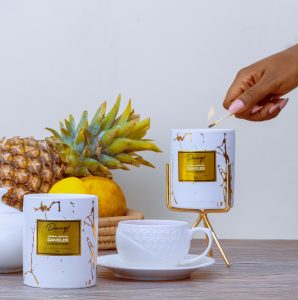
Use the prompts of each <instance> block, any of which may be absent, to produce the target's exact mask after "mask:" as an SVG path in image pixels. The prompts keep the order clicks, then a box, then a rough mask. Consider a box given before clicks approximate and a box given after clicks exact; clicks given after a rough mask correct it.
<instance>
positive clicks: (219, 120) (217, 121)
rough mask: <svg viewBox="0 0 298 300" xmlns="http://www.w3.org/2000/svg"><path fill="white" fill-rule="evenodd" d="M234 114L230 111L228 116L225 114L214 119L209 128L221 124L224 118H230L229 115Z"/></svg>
mask: <svg viewBox="0 0 298 300" xmlns="http://www.w3.org/2000/svg"><path fill="white" fill-rule="evenodd" d="M233 115H234V114H233V113H230V114H228V115H226V116H224V117H222V118H220V119H218V120H216V121H214V122H213V123H211V124H209V125H208V128H212V127H213V126H215V125H217V124H219V123H220V122H221V121H223V120H225V119H227V118H229V117H231V116H233Z"/></svg>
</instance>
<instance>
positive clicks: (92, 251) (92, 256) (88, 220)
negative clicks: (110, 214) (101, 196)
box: [83, 201, 97, 286]
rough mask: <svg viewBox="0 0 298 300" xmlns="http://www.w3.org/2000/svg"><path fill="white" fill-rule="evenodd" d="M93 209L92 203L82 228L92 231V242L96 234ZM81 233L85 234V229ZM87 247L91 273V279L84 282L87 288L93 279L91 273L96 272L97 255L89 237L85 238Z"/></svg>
mask: <svg viewBox="0 0 298 300" xmlns="http://www.w3.org/2000/svg"><path fill="white" fill-rule="evenodd" d="M94 210H95V207H94V201H92V208H91V212H90V215H88V216H87V217H86V218H85V220H84V226H85V225H86V226H89V227H90V228H91V230H92V234H93V237H94V242H95V241H96V237H97V233H96V229H97V227H96V226H97V224H95V211H94ZM83 232H85V229H83ZM86 241H87V245H88V248H89V251H90V259H89V261H88V262H89V264H90V272H91V277H90V278H89V280H87V281H86V282H85V284H86V286H89V285H90V284H91V282H92V280H93V279H94V275H93V272H94V271H95V272H96V260H97V254H96V253H95V245H94V244H93V243H92V242H91V240H90V238H89V237H86Z"/></svg>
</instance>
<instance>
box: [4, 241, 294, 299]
mask: <svg viewBox="0 0 298 300" xmlns="http://www.w3.org/2000/svg"><path fill="white" fill-rule="evenodd" d="M200 244H201V245H202V241H198V240H196V241H194V242H193V245H192V251H191V252H193V253H196V251H199V250H198V248H199V246H200ZM222 245H223V246H224V248H225V250H226V252H227V253H228V256H229V258H230V260H231V263H232V265H231V267H230V268H227V267H226V266H225V265H224V263H223V261H222V260H221V258H220V257H219V254H218V251H216V249H215V250H214V252H215V253H214V255H215V258H216V263H215V264H214V265H213V266H211V267H208V268H205V269H201V270H198V271H196V272H195V273H193V275H192V277H191V279H186V280H181V281H167V282H142V281H130V280H120V279H116V278H115V277H114V276H113V275H112V273H111V272H110V271H109V270H106V269H103V268H98V271H97V276H98V280H97V286H96V287H93V288H88V289H75V290H74V289H73V290H51V289H36V288H30V287H26V286H24V285H23V283H22V274H21V273H18V274H10V275H0V299H5V300H9V299H16V300H17V299H22V300H25V299H30V300H35V299H39V300H45V299H72V300H75V299H84V300H93V299H104V300H106V299H119V300H120V299H121V300H122V299H130V300H132V299H142V300H143V299H157V300H160V299H185V298H186V299H187V298H189V299H229V300H231V299H237V300H239V299H240V300H246V299H254V300H257V299H282V300H284V299H298V241H251V240H250V241H248V240H224V241H222ZM106 253H107V252H101V253H100V254H106Z"/></svg>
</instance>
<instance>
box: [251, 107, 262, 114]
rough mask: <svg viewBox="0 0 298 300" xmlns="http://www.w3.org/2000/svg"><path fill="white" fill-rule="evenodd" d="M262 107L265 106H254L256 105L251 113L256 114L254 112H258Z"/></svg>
mask: <svg viewBox="0 0 298 300" xmlns="http://www.w3.org/2000/svg"><path fill="white" fill-rule="evenodd" d="M262 108H263V106H258V105H256V106H254V107H253V108H252V110H251V111H250V113H251V114H252V115H254V114H256V113H257V112H258V111H260V110H261V109H262Z"/></svg>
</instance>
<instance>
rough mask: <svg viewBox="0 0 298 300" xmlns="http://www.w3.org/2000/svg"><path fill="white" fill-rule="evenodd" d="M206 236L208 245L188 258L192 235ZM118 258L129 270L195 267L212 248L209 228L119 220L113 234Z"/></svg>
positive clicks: (179, 222)
mask: <svg viewBox="0 0 298 300" xmlns="http://www.w3.org/2000/svg"><path fill="white" fill-rule="evenodd" d="M197 232H202V233H204V234H206V235H207V236H208V241H209V242H208V245H207V247H206V249H205V250H204V251H203V253H200V254H199V253H198V255H195V257H192V258H185V257H186V256H187V255H188V252H189V248H190V241H191V239H192V237H193V235H194V233H197ZM116 245H117V251H118V254H119V257H120V258H121V259H122V261H123V262H124V263H125V264H126V265H127V266H131V267H149V268H153V267H155V268H156V267H158V268H161V267H163V268H165V267H177V266H186V265H190V264H195V263H197V262H199V261H200V260H201V259H202V258H203V257H205V256H206V255H207V253H208V252H209V251H210V249H211V247H212V235H211V231H210V229H209V228H202V227H195V228H189V226H188V224H187V222H184V221H174V220H129V221H121V222H120V223H119V225H118V228H117V231H116Z"/></svg>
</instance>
